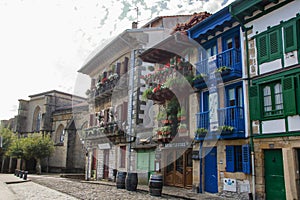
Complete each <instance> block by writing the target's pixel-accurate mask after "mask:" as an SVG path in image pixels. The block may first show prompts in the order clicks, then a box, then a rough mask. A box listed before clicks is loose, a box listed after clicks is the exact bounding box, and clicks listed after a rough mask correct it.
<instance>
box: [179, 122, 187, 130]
mask: <svg viewBox="0 0 300 200" xmlns="http://www.w3.org/2000/svg"><path fill="white" fill-rule="evenodd" d="M178 129H187V125H186V124H185V123H180V124H179V126H178Z"/></svg>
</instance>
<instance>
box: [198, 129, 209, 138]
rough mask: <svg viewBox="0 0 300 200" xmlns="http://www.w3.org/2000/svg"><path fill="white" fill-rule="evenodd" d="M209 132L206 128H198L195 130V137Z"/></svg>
mask: <svg viewBox="0 0 300 200" xmlns="http://www.w3.org/2000/svg"><path fill="white" fill-rule="evenodd" d="M207 133H208V130H207V129H206V128H197V130H196V132H195V137H199V136H201V135H206V134H207Z"/></svg>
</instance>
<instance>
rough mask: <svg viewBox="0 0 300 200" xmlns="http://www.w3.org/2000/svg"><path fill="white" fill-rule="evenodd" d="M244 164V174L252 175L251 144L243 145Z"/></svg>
mask: <svg viewBox="0 0 300 200" xmlns="http://www.w3.org/2000/svg"><path fill="white" fill-rule="evenodd" d="M242 164H243V172H244V173H245V174H250V172H251V160H250V146H249V144H245V145H242Z"/></svg>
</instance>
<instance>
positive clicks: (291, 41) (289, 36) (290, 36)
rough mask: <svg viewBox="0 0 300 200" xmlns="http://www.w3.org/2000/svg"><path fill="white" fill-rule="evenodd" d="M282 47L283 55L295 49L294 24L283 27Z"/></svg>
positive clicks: (295, 28) (295, 35)
mask: <svg viewBox="0 0 300 200" xmlns="http://www.w3.org/2000/svg"><path fill="white" fill-rule="evenodd" d="M284 47H285V48H284V49H285V53H287V52H291V51H294V50H296V49H297V27H296V23H295V22H293V23H289V24H287V25H286V26H285V27H284Z"/></svg>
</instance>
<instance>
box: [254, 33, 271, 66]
mask: <svg viewBox="0 0 300 200" xmlns="http://www.w3.org/2000/svg"><path fill="white" fill-rule="evenodd" d="M256 41H257V44H256V45H257V53H258V56H257V57H258V63H259V64H261V63H264V62H266V61H267V60H268V59H269V54H268V52H269V49H268V37H267V34H264V35H261V36H259V37H258V38H257V39H256Z"/></svg>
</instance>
